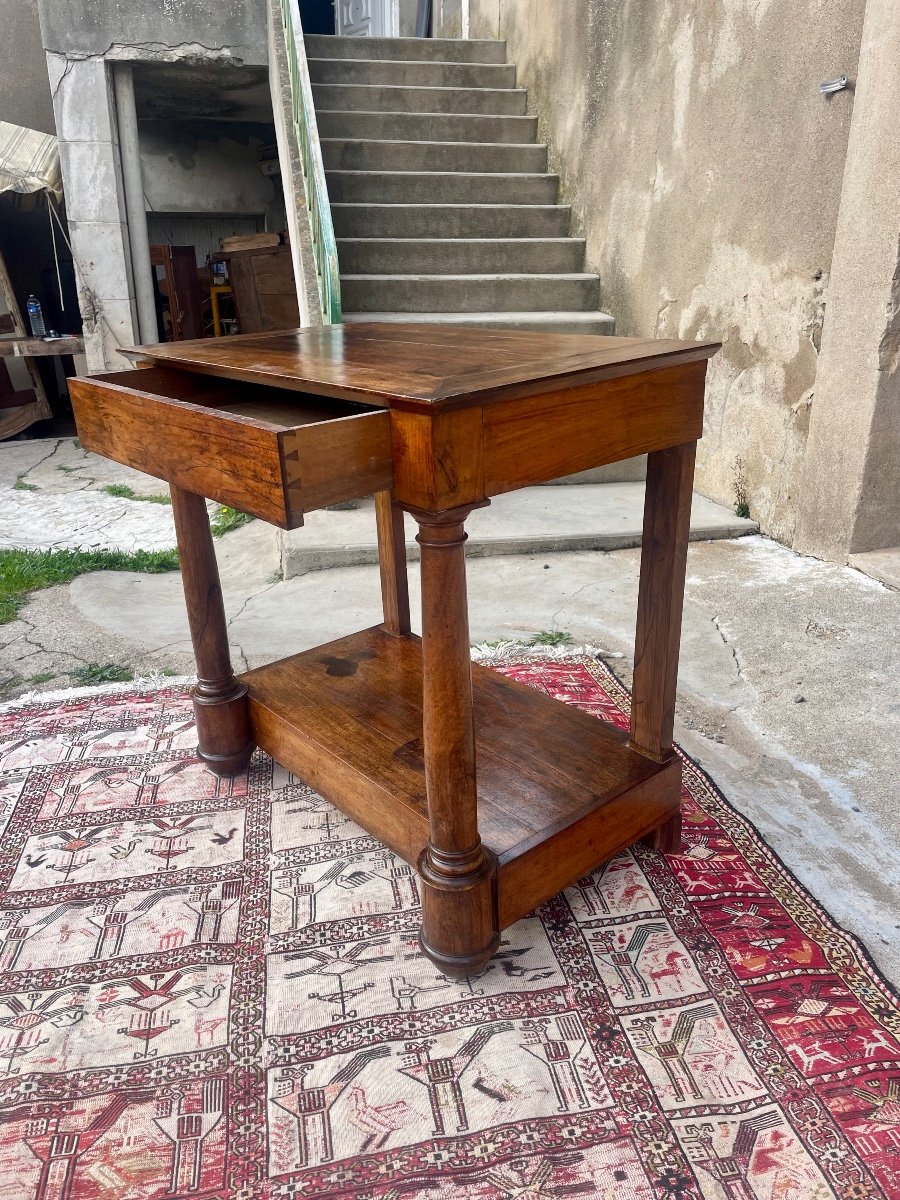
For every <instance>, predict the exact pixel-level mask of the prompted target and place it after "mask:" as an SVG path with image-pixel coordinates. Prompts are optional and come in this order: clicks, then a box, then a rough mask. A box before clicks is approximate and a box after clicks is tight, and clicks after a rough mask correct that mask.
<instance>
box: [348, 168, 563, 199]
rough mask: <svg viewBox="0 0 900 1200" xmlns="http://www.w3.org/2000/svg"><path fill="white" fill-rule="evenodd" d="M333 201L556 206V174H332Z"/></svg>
mask: <svg viewBox="0 0 900 1200" xmlns="http://www.w3.org/2000/svg"><path fill="white" fill-rule="evenodd" d="M327 178H328V195H329V197H330V198H331V202H332V203H333V204H334V203H339V202H340V201H342V200H343V201H353V202H357V203H371V204H375V203H378V202H380V203H382V204H553V203H554V202H555V200H556V195H557V187H558V180H557V177H556V176H555V175H467V174H465V173H464V172H462V171H461V172H459V173H457V174H454V175H417V174H415V173H412V174H409V175H404V174H402V173H401V174H396V175H392V174H378V173H375V172H366V171H362V172H359V173H358V174H357V173H355V172H353V171H329V172H327Z"/></svg>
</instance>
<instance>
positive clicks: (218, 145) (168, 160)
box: [139, 121, 283, 228]
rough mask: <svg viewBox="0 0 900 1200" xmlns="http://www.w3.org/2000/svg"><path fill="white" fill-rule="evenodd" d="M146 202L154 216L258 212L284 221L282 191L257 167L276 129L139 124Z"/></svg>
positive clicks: (204, 123)
mask: <svg viewBox="0 0 900 1200" xmlns="http://www.w3.org/2000/svg"><path fill="white" fill-rule="evenodd" d="M139 129H140V141H141V164H142V166H143V177H144V198H145V200H146V202H147V209H148V211H151V212H168V213H207V214H231V213H248V214H249V213H260V214H266V215H267V216H269V215H271V218H272V222H271V226H272V227H274V228H278V227H279V220H283V217H282V216H281V214H282V213H283V205H282V203H281V201H280V196H279V191H278V189H276V187H275V185H274V183H273V182H272V180H271V179H270V178H267V177H266V176H263V175H261V174H260V172H259V170H258V168H257V161H258V157H259V150H260V149H261V148H262V147H263V146H265V145H271V144H272V143H273V142H274V141H275V129H274V126H265V125H257V124H255V123H254V124H251V123H249V122H246V123H244V124H243V125H241V124H237V123H232V124H225V123H220V122H215V121H202V122H200V121H141V122H140V126H139Z"/></svg>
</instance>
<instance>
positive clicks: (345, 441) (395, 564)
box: [71, 324, 718, 976]
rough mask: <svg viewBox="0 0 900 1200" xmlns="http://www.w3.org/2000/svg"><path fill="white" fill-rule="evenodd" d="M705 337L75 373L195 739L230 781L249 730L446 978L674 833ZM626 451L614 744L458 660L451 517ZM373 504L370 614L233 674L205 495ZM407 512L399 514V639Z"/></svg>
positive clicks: (609, 730) (84, 439) (408, 334)
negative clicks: (169, 601)
mask: <svg viewBox="0 0 900 1200" xmlns="http://www.w3.org/2000/svg"><path fill="white" fill-rule="evenodd" d="M717 348H718V346H717V345H716V344H714V343H686V342H675V341H650V340H640V339H634V338H612V337H610V338H605V337H584V336H569V335H545V334H536V333H525V332H497V331H492V330H487V329H470V328H460V327H456V326H449V325H447V326H441V325H400V324H396V325H395V324H380V325H379V324H369V325H366V324H359V325H344V326H340V325H338V326H330V327H325V328H323V329H306V330H296V331H290V332H285V333H264V334H250V335H246V336H237V337H231V338H227V339H222V340H206V341H195V342H179V343H172V344H167V345H160V346H149V347H144V348H142V349H141V348H139V349H137V350H135V351H132V352H131V353H133V354H134V355H135V356H136V357H137V358H138V359H139V360H141V361H142V362H143V363H144V364H145V365H144V366H143V367H141V368H140V369H136V370H134V371H125V372H119V373H116V374H113V375H106V376H100V377H96V378H93V379H77V380H76V379H73V380H72V382H71V388H72V398H73V402H74V406H75V414H76V418H77V423H78V435H79V438H80V439H81V444H82V445H83V446H84V447H85V449H88V450H93V451H96V452H97V453H99V454H104V455H107V456H108V457H110V458H113V459H115V460H116V461H118V462H121V463H125V464H127V465H128V466H131V467H135V468H137V469H138V470H139V471H144V472H146V473H147V474H150V475H155V476H157V477H158V478H160V479H165V480H168V481H169V483H170V484H171V485H172V500H173V507H174V514H175V522H176V528H177V534H178V545H179V548H180V550H181V562H182V574H183V578H184V590H185V596H186V599H187V606H188V615H189V619H190V626H191V633H192V638H193V644H194V650H195V653H196V657H197V671H198V683H197V686H196V688H195V689H194V705H195V711H196V716H197V730H198V737H199V753H200V754H201V756H202V757H203V759H204V760H205V761H206V763H207V765H208V766H209V768H210V770H211V771H213V772H215V773H216V774H220V775H230V774H234V773H235V772H237V771H240V770H242V769H243V768H244V767H245V766H246V763H247V761H248V759H249V756H250V754H251V752H252V749H253V747H254V745H257V746H260V747H261V748H262V749H263V750H265V751H266V752H267V753H268V754H271V755H272V757H273V758H275V759H277V760H278V761H279V762H280V763H281V764H282V765H283V766H285V767H286V768H288V769H289V770H290V771H292V772H293V773H294V774H295V775H297V776H299V777H300V778H301V779H303V780H305V781H306V782H307V783H308V784H309V785H310V786H312V787H314V788H315V789H316V790H317V791H319V792H321V793H322V795H324V796H325V797H326V798H327V799H329V800H330V801H332V802H333V803H334V804H335V805H336V806H337V807H338V808H340V809H342V810H343V811H344V812H345V813H347V814H348V815H349V816H351V817H352V818H353V819H354V820H355V821H357V822H358V823H359V824H360V825H362V826H363V827H364V828H365V829H367V830H368V831H369V832H370V833H371V834H373V835H375V836H377V837H379V838H381V839H382V841H384V842H386V843H387V845H388V846H390V847H391V849H392V850H394V851H395V852H396V853H397V854H399V855H400V856H401V857H403V858H404V859H406V861H407V862H409V863H413V864H415V865H416V866H417V867H418V871H419V877H420V881H421V892H422V932H421V945H422V948H423V950H424V951H425V953H426V954H427V955H428V956H429V958H431V959H432V961H433V962H434V963H435V964H436V965H437V966H438V967H439V968H440V969H441V970H442V971H443V972H445V973H446V974H448V975H453V976H465V975H468V974H471V973H474V972H476V971H478V970H479V969H480V968H481V967H482V966H483V965H484V963H485V962H486V961H487V960H488V959H489V958H490V957H491V956H492V955H493V954H494V952H495V950H496V949H497V946H498V944H499V938H500V931H501V930H502V929H504V928H506V927H507V926H508V925H511V924H512V923H513V922H515V921H517V920H518V919H519V918H520V917H522V916H524V915H525V914H526V913H528V912H530V911H531V910H532V909H533V908H534V907H535V905H537V904H539V903H541V901H543V900H545V899H547V898H548V897H550V896H552V895H554V894H555V893H556V892H557V891H559V889H560V888H563V887H565V886H567V885H568V884H570V883H572V881H573V880H575V879H576V878H578V877H579V876H581V875H583V874H585V873H586V872H587V871H590V870H591V869H592V868H594V867H595V866H597V865H599V864H600V863H601V862H603V861H604V860H605V859H607V858H609V857H610V856H611V855H612V854H615V853H616V852H617V851H619V850H622V849H624V848H625V847H627V846H629V845H631V844H632V843H634V842H635V841H637V840H639V839H642V838H649V839H650V840H651V842H652V843H653V844H654V845H656V846H659V847H661V848H664V849H673V848H675V847H677V845H678V843H679V836H680V819H679V795H680V786H681V769H680V764H679V762H678V760H677V758H676V757H675V755H674V753H673V750H672V726H673V713H674V704H675V684H676V674H677V666H678V643H679V635H680V628H681V607H682V592H683V588H684V572H685V557H686V551H687V543H688V532H689V520H690V505H691V485H692V479H693V470H694V449H695V443H696V440H697V439H698V438H699V437H700V436H701V432H702V420H703V390H704V379H705V374H706V361H707V359H708V358H710V357H711V356H712V355H713V354H714V353H715V351H716V350H717ZM643 453H648V454H649V459H648V474H647V495H646V508H645V518H644V541H643V551H642V556H641V576H640V589H639V598H638V611H637V640H636V651H635V671H634V702H633V710H632V718H631V731H630V736H629V735H628V734H625V733H622V732H620V731H619V730H617V729H614V728H613V727H612V726H610V725H608V724H604V723H603V722H601V721H598V720H596V719H595V718H593V717H590V716H587V715H586V714H584V713H582V712H579V711H578V710H577V709H575V708H572V707H568V706H566V705H564V704H561V703H559V702H557V701H555V700H552V699H549V698H548V697H546V696H543V695H541V694H539V693H538V692H536V691H533V690H531V689H529V688H526V687H524V686H522V685H520V684H517V683H514V682H512V681H510V680H508V679H505V678H503V677H501V676H500V675H498V674H496V673H494V672H492V671H489V670H487V669H485V668H482V667H479V666H472V665H471V663H470V658H469V633H468V615H467V602H466V567H465V551H464V543H465V539H466V534H465V530H464V526H465V520H466V518H467V516H468V514H469V513H470V512H471V511H472V510H473V509H474V508H478V507H480V506H482V505H485V504H488V503H490V497H491V496H496V495H499V494H501V493H503V492H508V491H513V490H515V489H516V488H522V487H527V486H529V485H531V484H536V483H541V482H543V481H545V480H549V479H554V478H556V477H558V476H560V475H566V474H569V473H571V472H575V471H582V470H586V469H588V468H590V467H596V466H599V465H601V464H603V463H609V462H614V461H616V460H618V459H623V458H629V457H631V456H632V455H636V454H643ZM372 493H374V494H375V498H376V514H377V526H378V539H379V555H380V562H381V587H382V596H383V602H384V623H383V624H382V625H379V626H378V627H376V628H373V629H367V630H364V631H363V632H361V633H356V634H353V635H352V636H350V637H346V638H341V639H340V640H338V641H336V642H332V643H331V644H330V645H327V646H321V647H318V648H317V649H315V650H310V651H307V652H305V653H303V654H296V655H293V656H292V657H290V658H286V659H282V660H281V661H279V662H275V663H272V664H271V665H270V666H266V667H262V668H259V669H257V670H254V671H249V672H247V673H246V674H244V675H241V676H238V677H237V678H236V677H235V675H234V674H233V672H232V666H231V661H230V656H229V650H228V642H227V638H226V627H225V615H224V611H223V607H222V596H221V591H220V588H219V579H218V571H217V568H216V560H215V553H214V550H213V542H212V538H211V536H210V530H209V522H208V520H207V516H206V509H205V505H204V500H203V497H210V498H212V499H214V500H218V501H220V502H222V503H225V504H229V505H233V506H235V507H238V508H241V509H244V510H245V511H247V512H250V513H253V514H254V515H255V516H257V517H261V518H262V519H263V520H266V521H270V522H272V523H273V524H276V525H280V526H281V527H283V528H288V529H289V528H294V527H296V526H299V525H302V523H303V514H304V513H305V512H308V511H310V510H312V509H316V508H321V507H323V506H325V505H328V504H333V503H336V502H338V501H341V500H350V499H353V498H355V497H359V496H364V495H369V494H372ZM402 510H406V511H407V512H410V513H411V514H412V515H413V517H414V518H415V520H416V521H417V522H418V525H419V535H418V541H419V544H420V545H421V548H422V561H421V579H422V638H421V640H420V639H419V638H417V637H414V636H413V635H412V634H411V633H410V623H409V602H408V595H407V584H406V559H405V546H404V537H403V512H402ZM297 617H298V621H302V619H303V615H302V613H298V614H297Z"/></svg>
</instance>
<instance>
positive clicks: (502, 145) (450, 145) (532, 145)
mask: <svg viewBox="0 0 900 1200" xmlns="http://www.w3.org/2000/svg"><path fill="white" fill-rule="evenodd" d="M320 115H321V114H320ZM389 115H391V116H396V113H391V114H389ZM404 115H405V116H409V115H410V114H408V113H406V114H404ZM422 115H423V116H429V117H433V116H435V115H436V114H435V113H424V114H422ZM319 141H320V142H321V143H322V145H323V146H327V145H329V144H330V143H331V142H340V143H342V144H347V143H351V144H353V145H357V146H442V147H443V148H444V149H447V150H452V149H454V148H456V147H460V146H465V147H472V146H477V147H478V149H479V150H481V149H487V150H491V149H498V150H500V149H502V150H522V149H525V150H534V149H537V150H546V149H547V143H546V142H450V141H442V140H441V139H438V140H437V141H429V140H428V139H427V138H364V137H352V136H350V135H348V136H347V137H335V136H334V135H333V134H331V135H329V136H328V137H323V138H320V139H319Z"/></svg>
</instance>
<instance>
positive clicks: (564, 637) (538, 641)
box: [528, 629, 572, 646]
mask: <svg viewBox="0 0 900 1200" xmlns="http://www.w3.org/2000/svg"><path fill="white" fill-rule="evenodd" d="M571 644H572V635H571V633H566V631H565V630H564V629H542V630H541V632H540V633H536V634H535V635H534V637H533V638H532V639H531V640H530V641H529V643H528V645H529V646H571Z"/></svg>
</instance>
